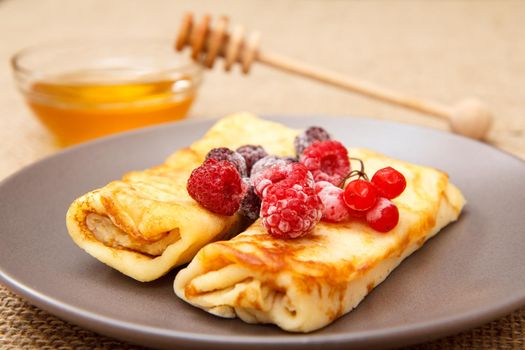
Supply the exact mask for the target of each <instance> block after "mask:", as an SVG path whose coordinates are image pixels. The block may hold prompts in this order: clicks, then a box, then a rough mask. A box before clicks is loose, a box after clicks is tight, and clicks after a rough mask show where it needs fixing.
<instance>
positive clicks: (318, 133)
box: [293, 126, 331, 156]
mask: <svg viewBox="0 0 525 350" xmlns="http://www.w3.org/2000/svg"><path fill="white" fill-rule="evenodd" d="M330 139H331V137H330V134H329V133H328V132H327V131H326V130H325V129H323V128H321V127H319V126H311V127H309V128H308V129H306V130H305V131H303V132H302V133H301V134H299V135H297V136H296V137H295V139H294V142H293V145H294V148H295V152H296V153H297V156H300V155H301V154H303V151H304V150H305V149H307V148H308V147H310V146H311V145H312V144H313V143H314V142H317V141H327V140H330Z"/></svg>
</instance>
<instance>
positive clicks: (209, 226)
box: [66, 113, 296, 281]
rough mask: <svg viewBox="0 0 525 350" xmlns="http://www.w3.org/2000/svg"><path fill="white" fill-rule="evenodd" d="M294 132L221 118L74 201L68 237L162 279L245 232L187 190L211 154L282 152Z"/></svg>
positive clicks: (139, 275)
mask: <svg viewBox="0 0 525 350" xmlns="http://www.w3.org/2000/svg"><path fill="white" fill-rule="evenodd" d="M295 134H296V132H295V131H294V130H291V129H288V128H286V127H284V126H282V125H279V124H276V123H272V122H268V121H264V120H261V119H258V118H256V117H255V116H253V115H251V114H248V113H239V114H236V115H232V116H229V117H226V118H223V119H222V120H220V121H219V122H218V123H217V124H215V125H214V126H213V127H212V128H211V129H210V130H209V131H208V133H207V134H206V135H205V136H204V137H203V138H202V139H201V140H199V141H197V142H195V143H194V144H193V145H191V147H189V148H185V149H182V150H180V151H178V152H176V153H175V154H173V155H172V156H171V157H169V158H168V159H167V161H166V162H165V163H164V164H162V165H160V166H157V167H155V168H151V169H147V170H144V171H135V172H130V173H128V174H126V175H124V176H123V178H122V179H121V180H118V181H113V182H111V183H109V184H108V185H106V186H104V187H102V188H100V189H97V190H94V191H92V192H89V193H87V194H85V195H83V196H81V197H80V198H78V199H76V200H75V201H74V202H73V203H72V204H71V206H70V208H69V210H68V213H67V218H66V222H67V228H68V231H69V234H70V236H71V238H73V240H74V241H75V243H76V244H77V245H78V246H79V247H81V248H82V249H84V250H85V251H86V252H87V253H89V254H90V255H92V256H93V257H95V258H96V259H98V260H100V261H102V262H103V263H105V264H107V265H109V266H111V267H113V268H115V269H117V270H119V271H120V272H122V273H124V274H126V275H128V276H130V277H132V278H134V279H136V280H139V281H151V280H154V279H156V278H159V277H160V276H162V275H164V274H165V273H166V272H168V271H169V270H170V269H171V268H173V267H175V266H178V265H181V264H183V263H186V262H188V261H189V260H191V259H192V258H193V256H194V255H195V253H196V252H197V251H198V250H199V249H200V248H201V247H202V246H204V245H205V244H207V243H209V242H211V241H214V240H217V239H227V238H228V237H230V236H231V235H232V234H234V233H236V232H238V231H239V226H240V222H241V220H240V218H239V217H238V216H237V215H235V216H222V215H218V214H214V213H212V212H210V211H208V210H206V209H204V208H202V207H201V206H200V205H199V204H197V203H196V202H195V201H194V200H193V199H192V198H191V197H190V196H189V195H188V193H187V190H186V182H187V180H188V177H189V175H190V174H191V171H192V170H193V169H194V168H196V167H198V166H199V165H200V164H201V163H202V161H203V160H204V157H205V155H206V154H207V153H208V151H209V150H210V149H212V148H214V147H220V146H225V147H230V148H233V149H235V148H237V147H239V146H241V145H244V144H259V145H262V146H264V147H265V149H266V150H267V151H268V152H269V153H272V154H277V155H284V154H287V153H288V151H289V146H288V145H289V144H291V142H292V140H293V138H294V136H295ZM174 137H175V135H174ZM283 145H285V146H283Z"/></svg>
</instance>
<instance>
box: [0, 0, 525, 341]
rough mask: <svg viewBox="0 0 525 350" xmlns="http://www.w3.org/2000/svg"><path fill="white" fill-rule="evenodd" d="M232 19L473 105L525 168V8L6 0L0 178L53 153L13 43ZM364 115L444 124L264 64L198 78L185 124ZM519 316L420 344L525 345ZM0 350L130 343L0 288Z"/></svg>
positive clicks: (392, 81)
mask: <svg viewBox="0 0 525 350" xmlns="http://www.w3.org/2000/svg"><path fill="white" fill-rule="evenodd" d="M186 10H193V11H195V12H196V13H198V14H202V13H204V12H206V11H207V12H210V13H212V14H223V13H224V14H229V15H230V16H231V17H232V20H233V22H235V23H241V24H244V25H246V26H247V27H248V28H250V29H259V30H261V31H262V33H263V41H262V45H263V47H267V48H272V49H274V50H276V51H279V52H281V53H283V54H288V55H290V56H292V57H295V58H300V59H303V60H305V61H307V62H310V63H315V64H319V65H321V66H326V67H330V68H333V69H335V70H338V71H341V72H343V73H346V74H348V75H352V76H355V77H358V78H362V79H368V80H370V81H372V82H375V83H377V84H383V85H385V86H388V87H391V88H393V89H399V90H401V91H405V92H407V93H412V94H415V95H417V96H420V97H423V98H429V99H430V98H432V99H436V100H438V101H442V102H443V103H449V104H452V103H454V102H456V101H458V100H460V99H461V98H463V97H466V96H472V95H474V96H478V97H479V98H480V99H482V100H483V101H485V102H486V103H487V104H488V105H490V106H491V108H492V110H493V111H494V113H495V116H496V119H495V123H494V127H493V129H492V131H491V133H490V137H489V142H490V143H491V144H493V145H495V146H497V147H499V148H501V149H504V150H506V151H509V152H511V153H513V154H515V155H517V156H518V157H521V158H524V159H525V118H524V112H525V88H524V86H525V40H523V38H524V37H525V25H524V24H523V18H525V1H373V2H372V1H367V2H365V1H362V2H354V1H321V0H311V1H292V0H286V1H223V2H220V3H219V2H216V1H212V0H209V1H168V0H162V1H161V0H157V1H151V2H146V1H138V0H135V1H126V0H113V1H106V0H86V1H82V2H79V1H78V2H72V1H67V0H43V1H38V2H37V1H28V0H17V1H14V0H0V33H1V34H0V37H1V43H2V44H1V45H0V59H1V61H2V62H4V64H3V65H0V140H1V141H0V142H1V145H2V147H0V159H1V161H0V179H2V178H4V177H6V176H7V175H9V174H11V173H13V172H15V171H17V170H19V169H20V168H21V167H23V166H24V165H27V164H29V163H31V162H33V161H35V160H37V159H40V158H42V157H44V156H46V155H49V154H51V153H53V152H55V151H56V150H57V149H56V147H55V146H54V145H53V142H52V138H51V136H50V135H49V134H48V133H47V131H46V130H44V129H43V128H42V127H41V126H40V125H39V124H38V123H37V122H36V121H35V119H34V118H33V117H32V116H31V114H30V113H29V111H28V110H27V108H26V107H25V106H24V104H23V101H22V100H21V98H20V96H19V94H18V93H17V92H16V89H15V87H14V84H13V82H12V78H11V75H10V72H9V66H8V65H7V64H6V62H7V61H8V59H9V57H10V56H11V55H12V54H13V53H14V52H15V51H16V50H18V49H19V48H21V47H23V46H26V45H31V44H35V43H39V42H42V41H48V40H50V39H57V38H64V37H66V38H81V37H164V38H169V37H171V36H173V35H174V33H175V32H176V31H177V28H178V22H179V19H180V17H181V15H182V13H183V12H184V11H186ZM240 110H249V111H253V112H256V113H259V114H273V115H275V114H318V115H320V114H321V115H322V114H327V115H361V116H370V117H374V118H382V119H391V120H395V121H399V122H405V123H417V124H420V125H426V126H430V127H435V128H439V129H445V128H446V125H444V124H443V123H441V122H440V121H435V120H433V119H431V118H426V117H423V116H420V115H417V114H415V113H412V112H409V111H405V110H401V109H398V108H394V107H390V106H387V105H384V104H380V103H377V102H375V101H371V100H368V99H364V98H362V97H359V96H355V95H351V94H347V93H345V92H341V91H338V90H336V89H333V88H330V87H326V86H322V85H320V84H316V83H313V82H309V81H304V80H303V79H300V78H295V77H289V76H287V75H284V74H282V73H279V72H275V71H272V70H270V69H267V68H264V67H255V69H254V71H253V73H252V74H250V76H249V77H243V76H241V75H240V74H239V73H237V72H234V73H231V74H229V75H228V74H225V73H223V72H222V71H221V70H220V69H219V68H216V69H215V70H214V71H212V72H209V73H208V74H207V75H206V78H205V83H204V84H203V86H202V89H201V93H200V96H199V98H198V100H197V102H196V104H195V106H194V108H193V110H192V118H210V117H217V116H222V115H225V114H228V113H231V112H235V111H240ZM0 244H1V243H0ZM524 324H525V309H521V310H518V311H516V312H514V313H512V314H511V315H509V316H507V317H504V318H502V319H500V320H497V321H494V322H492V323H489V324H487V325H485V326H483V327H480V328H476V329H474V330H471V331H468V332H465V333H462V334H459V335H456V336H452V337H448V338H444V339H441V340H438V341H435V342H432V343H428V344H424V345H421V346H418V347H417V348H421V349H441V348H453V349H471V348H483V349H493V348H502V349H523V348H525V335H524ZM0 348H3V349H10V348H44V349H55V348H60V349H62V348H63V349H66V348H67V349H71V348H74V349H94V348H97V349H109V348H133V346H131V345H127V344H124V343H121V342H119V341H116V340H113V339H110V338H107V337H104V336H100V335H97V334H94V333H92V332H89V331H87V330H84V329H81V328H79V327H77V326H74V325H71V324H68V323H66V322H64V321H61V320H60V319H58V318H56V317H54V316H52V315H49V314H48V313H46V312H44V311H42V310H40V309H38V308H35V307H33V306H30V305H29V304H27V303H26V302H24V301H23V300H21V299H20V298H19V297H17V296H15V295H13V294H12V293H10V292H8V291H7V290H6V289H5V288H4V287H2V286H0Z"/></svg>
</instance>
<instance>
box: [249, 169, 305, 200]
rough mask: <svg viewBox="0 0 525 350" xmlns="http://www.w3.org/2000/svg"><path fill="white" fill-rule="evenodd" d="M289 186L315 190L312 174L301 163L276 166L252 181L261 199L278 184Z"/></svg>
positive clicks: (256, 176) (257, 175) (260, 173)
mask: <svg viewBox="0 0 525 350" xmlns="http://www.w3.org/2000/svg"><path fill="white" fill-rule="evenodd" d="M281 183H283V186H284V184H287V185H288V187H291V186H292V185H294V184H299V185H303V186H307V187H310V188H313V186H314V179H313V177H312V174H311V173H310V172H309V171H308V169H306V167H305V166H304V165H303V164H301V163H289V164H284V165H283V164H275V165H273V166H271V167H269V168H266V169H265V170H263V171H261V172H259V173H257V174H256V175H255V177H254V178H253V179H252V184H253V186H254V187H255V193H256V194H257V195H258V196H259V197H261V198H262V197H264V196H265V195H266V191H267V190H268V188H269V187H271V186H273V185H276V184H281Z"/></svg>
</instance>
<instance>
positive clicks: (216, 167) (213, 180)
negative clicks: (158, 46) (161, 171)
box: [186, 158, 246, 215]
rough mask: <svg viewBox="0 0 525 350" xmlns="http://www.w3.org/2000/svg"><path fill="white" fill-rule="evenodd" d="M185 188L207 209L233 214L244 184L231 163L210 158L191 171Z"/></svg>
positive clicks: (242, 193) (239, 200)
mask: <svg viewBox="0 0 525 350" xmlns="http://www.w3.org/2000/svg"><path fill="white" fill-rule="evenodd" d="M186 188H187V190H188V193H189V194H190V196H191V197H192V198H193V199H195V201H197V203H199V204H200V205H202V206H203V207H204V208H206V209H208V210H209V211H211V212H214V213H216V214H221V215H233V214H235V212H236V211H237V210H238V209H239V206H240V203H241V200H242V198H243V196H244V192H245V189H246V185H245V184H244V183H243V181H242V180H241V177H240V175H239V172H238V171H237V168H236V167H235V165H234V164H233V163H231V162H229V161H225V160H217V159H213V158H210V159H208V160H206V161H205V162H204V163H203V164H202V165H201V166H199V167H198V168H196V169H194V170H193V171H192V173H191V176H190V178H189V179H188V183H187V185H186Z"/></svg>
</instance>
